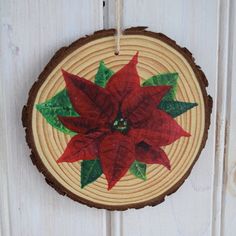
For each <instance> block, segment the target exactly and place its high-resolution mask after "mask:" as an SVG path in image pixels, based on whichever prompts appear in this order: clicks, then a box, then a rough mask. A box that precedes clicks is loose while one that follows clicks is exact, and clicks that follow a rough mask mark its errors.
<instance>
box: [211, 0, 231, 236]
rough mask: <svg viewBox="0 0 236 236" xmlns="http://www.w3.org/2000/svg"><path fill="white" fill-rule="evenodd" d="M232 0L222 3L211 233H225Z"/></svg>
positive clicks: (222, 1) (219, 12) (213, 234)
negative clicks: (224, 186) (225, 180)
mask: <svg viewBox="0 0 236 236" xmlns="http://www.w3.org/2000/svg"><path fill="white" fill-rule="evenodd" d="M230 5H231V4H230V0H226V1H224V0H220V1H219V2H218V15H219V17H218V71H217V85H216V86H217V88H216V94H217V96H216V97H217V100H216V101H215V106H216V127H215V129H216V137H215V160H214V163H213V170H214V174H213V180H212V183H213V185H212V186H213V189H212V215H211V235H212V236H220V235H221V232H222V214H221V213H222V208H223V184H224V166H225V145H226V142H225V141H226V125H227V123H226V119H227V104H228V102H227V99H225V98H226V96H227V87H228V81H227V80H228V73H229V47H228V46H229V33H230V29H229V23H230V22H229V21H230V14H229V13H230Z"/></svg>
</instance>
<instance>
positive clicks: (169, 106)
mask: <svg viewBox="0 0 236 236" xmlns="http://www.w3.org/2000/svg"><path fill="white" fill-rule="evenodd" d="M197 105H198V104H197V103H191V102H179V101H161V102H160V104H159V106H158V108H160V109H161V110H163V111H165V112H166V113H168V114H169V115H171V116H172V117H173V118H175V117H177V116H179V115H181V114H183V113H184V112H186V111H187V110H189V109H191V108H193V107H195V106H197Z"/></svg>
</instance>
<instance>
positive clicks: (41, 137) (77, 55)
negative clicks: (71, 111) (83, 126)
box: [22, 27, 212, 210]
mask: <svg viewBox="0 0 236 236" xmlns="http://www.w3.org/2000/svg"><path fill="white" fill-rule="evenodd" d="M114 33H115V30H114V29H110V30H102V31H98V32H95V33H94V34H93V35H90V36H86V37H84V38H81V39H79V40H77V41H76V42H74V43H72V44H71V45H70V46H69V47H64V48H61V49H60V50H59V51H58V52H57V53H56V54H55V55H54V57H53V58H52V59H51V61H50V62H49V63H48V65H47V66H46V67H45V69H44V71H43V72H42V73H41V74H40V76H39V78H38V80H37V82H35V83H34V85H33V86H32V88H31V90H30V92H29V98H28V102H27V105H25V106H24V108H23V112H22V122H23V126H24V127H25V128H26V140H27V143H28V145H29V147H30V148H31V150H32V153H31V159H32V161H33V163H34V164H35V165H36V166H37V168H38V170H39V171H40V172H42V173H43V174H44V176H45V178H46V181H47V183H48V184H50V185H51V186H52V187H53V188H55V189H56V190H57V191H58V192H59V193H60V194H62V195H67V196H68V197H70V198H71V199H73V200H75V201H78V202H81V203H83V204H86V205H88V206H90V207H97V208H105V209H108V210H126V209H128V208H141V207H144V206H146V205H149V206H154V205H156V204H159V203H160V202H162V201H164V199H165V196H167V195H170V194H171V193H173V192H175V191H176V190H177V189H178V188H179V187H180V186H181V185H182V183H183V182H184V181H185V179H186V178H187V177H188V175H189V174H190V172H191V170H192V167H193V165H194V163H195V162H196V160H197V159H198V157H199V155H200V152H201V150H202V149H203V148H204V146H205V143H206V139H207V134H208V128H209V125H210V114H211V110H212V99H211V97H210V96H208V95H207V92H206V87H207V86H208V82H207V79H206V77H205V75H204V73H203V72H202V71H201V69H200V67H199V66H197V65H196V64H195V63H194V58H193V57H192V54H191V53H190V52H189V51H188V50H187V49H186V48H181V47H180V46H178V45H177V44H176V43H175V41H173V40H171V39H169V38H168V37H167V36H165V35H163V34H161V33H154V32H150V31H146V30H145V27H135V28H129V29H126V30H125V31H124V32H123V36H122V37H121V52H120V55H119V56H115V55H114V48H115V44H114ZM136 51H139V63H138V72H139V74H140V77H141V79H142V80H145V79H147V78H149V77H150V76H152V75H154V74H157V73H160V72H174V71H176V72H178V73H179V75H180V79H179V83H178V85H179V86H178V91H177V99H178V100H181V101H187V102H197V103H198V104H199V105H198V107H196V108H194V109H192V110H190V111H188V112H186V113H185V114H183V115H181V116H179V117H177V119H176V120H177V122H178V123H179V124H180V125H181V126H182V127H183V128H184V129H185V130H187V131H189V132H190V133H191V135H192V136H191V137H190V138H181V139H179V140H178V141H176V142H175V143H173V144H171V145H169V146H168V147H166V148H165V151H166V152H167V153H168V156H169V158H170V160H171V165H172V170H171V171H168V170H166V169H165V168H164V167H162V166H156V165H149V166H148V171H147V181H142V180H139V179H136V178H135V177H134V176H132V175H131V174H129V173H127V174H126V176H125V177H123V178H122V179H121V180H120V181H119V183H118V184H117V185H116V186H115V187H114V188H113V189H112V190H110V191H107V190H106V180H105V178H104V176H103V175H102V177H100V178H99V179H98V180H97V181H95V182H94V183H92V184H90V185H89V186H87V187H86V188H84V189H81V188H80V164H79V163H63V164H60V165H58V164H57V163H56V162H55V160H56V159H58V157H59V156H60V155H61V153H62V152H63V150H64V148H65V147H66V144H67V142H68V141H69V139H70V137H69V136H67V135H64V134H63V133H61V132H59V131H57V130H56V129H54V128H52V127H51V126H50V125H48V124H47V122H46V121H45V120H44V118H43V117H42V116H41V115H40V113H38V112H37V111H36V109H34V106H35V104H37V103H40V102H44V101H45V100H47V99H49V98H51V97H52V96H53V95H55V94H56V93H57V92H58V91H60V90H61V89H62V88H63V87H64V81H63V78H62V75H61V72H60V69H61V68H62V67H63V68H64V69H66V70H68V71H69V72H72V73H74V74H79V75H80V76H84V77H85V78H87V79H90V80H92V79H94V75H95V73H96V70H97V67H98V63H99V61H100V60H104V62H105V64H106V65H107V66H108V67H109V68H111V69H113V70H114V71H117V70H118V69H119V68H121V67H122V65H124V64H126V63H127V62H128V60H129V59H130V58H131V56H132V55H134V53H135V52H136Z"/></svg>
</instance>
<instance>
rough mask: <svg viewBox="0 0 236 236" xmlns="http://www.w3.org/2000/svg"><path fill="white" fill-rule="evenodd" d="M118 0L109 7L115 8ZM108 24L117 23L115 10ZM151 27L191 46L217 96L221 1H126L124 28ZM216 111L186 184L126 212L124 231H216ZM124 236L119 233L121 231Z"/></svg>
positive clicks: (188, 233) (213, 95)
mask: <svg viewBox="0 0 236 236" xmlns="http://www.w3.org/2000/svg"><path fill="white" fill-rule="evenodd" d="M112 2H113V1H109V8H110V9H113V12H115V11H114V4H112ZM108 22H109V24H108V26H109V27H114V25H115V21H114V13H113V14H109V19H108ZM140 25H141V26H148V27H149V29H150V30H152V31H157V32H162V33H164V34H166V35H167V36H169V37H171V38H173V39H175V40H176V41H177V43H178V44H180V45H181V46H185V47H187V48H188V49H189V50H190V51H191V52H192V53H193V55H194V56H195V58H196V61H197V63H198V64H200V65H201V67H202V69H203V71H204V72H205V73H206V76H207V78H208V80H209V84H210V86H209V88H208V91H209V93H210V94H211V96H212V97H213V99H214V100H215V98H216V97H217V94H216V92H217V62H218V60H217V51H218V1H214V0H210V1H204V0H200V1H194V0H191V1H184V0H176V1H171V0H152V1H144V0H135V1H134V0H126V1H124V10H123V27H124V28H127V27H131V26H140ZM215 126H216V111H215V107H214V109H213V114H212V119H211V129H210V133H209V139H208V142H207V146H206V148H205V149H204V151H203V152H202V154H201V157H200V159H199V161H198V162H197V163H196V165H195V167H194V169H193V171H192V173H191V175H190V177H189V178H188V179H187V181H186V182H185V183H184V185H183V186H182V187H181V188H180V189H179V190H178V191H177V192H176V193H175V194H174V195H172V196H170V197H168V198H167V199H166V201H165V202H164V203H163V204H161V205H159V206H157V207H154V208H151V207H147V208H145V209H141V210H129V211H127V212H124V213H121V216H122V215H123V217H122V220H119V221H118V223H119V222H121V224H123V225H121V228H122V227H123V229H122V230H121V231H122V232H120V235H127V236H128V235H142V236H143V235H145V236H146V235H148V236H152V235H161V236H170V235H171V236H172V235H186V236H189V235H191V236H194V235H211V221H212V219H211V217H212V208H211V206H212V191H213V174H214V159H215V158H214V154H215V133H216V132H215ZM116 235H118V234H116Z"/></svg>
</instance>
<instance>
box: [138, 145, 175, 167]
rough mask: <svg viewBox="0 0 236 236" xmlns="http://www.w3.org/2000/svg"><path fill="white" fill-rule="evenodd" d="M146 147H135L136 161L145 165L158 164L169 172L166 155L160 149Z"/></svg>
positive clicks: (168, 161)
mask: <svg viewBox="0 0 236 236" xmlns="http://www.w3.org/2000/svg"><path fill="white" fill-rule="evenodd" d="M146 145H147V144H146ZM146 145H142V144H138V145H136V148H135V151H136V160H138V161H140V162H144V163H146V164H160V165H163V166H165V167H166V168H167V169H168V170H170V168H171V166H170V160H169V159H168V157H167V155H166V153H165V152H164V151H163V150H162V149H161V148H155V147H152V146H149V145H147V146H146Z"/></svg>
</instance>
